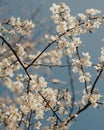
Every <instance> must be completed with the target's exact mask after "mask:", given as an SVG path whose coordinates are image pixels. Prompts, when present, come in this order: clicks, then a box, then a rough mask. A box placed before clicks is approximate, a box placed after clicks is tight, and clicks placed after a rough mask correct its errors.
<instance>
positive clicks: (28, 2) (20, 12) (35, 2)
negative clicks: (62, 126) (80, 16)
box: [0, 0, 104, 130]
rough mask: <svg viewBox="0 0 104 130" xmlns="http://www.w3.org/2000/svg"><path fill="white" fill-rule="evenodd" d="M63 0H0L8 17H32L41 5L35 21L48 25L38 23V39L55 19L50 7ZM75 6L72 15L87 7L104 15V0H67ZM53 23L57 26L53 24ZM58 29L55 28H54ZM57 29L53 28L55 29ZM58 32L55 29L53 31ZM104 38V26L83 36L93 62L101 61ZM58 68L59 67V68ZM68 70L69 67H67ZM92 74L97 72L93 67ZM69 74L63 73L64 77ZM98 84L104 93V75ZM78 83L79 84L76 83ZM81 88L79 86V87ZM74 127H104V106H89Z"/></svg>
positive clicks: (85, 129) (89, 129)
mask: <svg viewBox="0 0 104 130" xmlns="http://www.w3.org/2000/svg"><path fill="white" fill-rule="evenodd" d="M60 2H62V1H61V0H0V18H2V19H3V18H6V17H10V16H14V17H21V18H23V19H26V18H28V19H29V18H30V17H31V14H33V13H34V12H35V10H37V9H38V8H39V14H37V16H36V18H33V19H34V21H35V22H37V21H38V22H41V21H43V23H44V21H45V23H44V26H43V27H40V26H39V24H38V23H37V27H36V30H37V31H36V33H35V34H34V38H37V37H38V36H43V35H44V34H45V28H46V29H47V27H48V26H50V25H51V24H52V23H53V22H52V20H51V19H50V15H51V12H50V10H49V8H50V6H51V5H52V3H60ZM63 2H65V3H67V4H68V5H69V6H70V8H71V14H72V15H76V14H77V13H81V12H85V10H86V9H89V8H96V9H100V10H101V11H102V15H103V14H104V0H63ZM51 26H54V24H53V25H51ZM54 29H55V28H54ZM54 29H53V30H54ZM53 32H54V31H53ZM102 38H104V25H103V26H101V27H100V29H98V30H96V32H95V33H93V34H89V33H87V34H85V35H83V36H81V39H82V41H83V43H84V44H85V45H86V48H85V50H86V51H89V52H90V54H91V56H92V61H94V62H95V63H96V62H97V61H98V59H97V57H98V56H99V55H100V48H101V46H104V43H102V41H101V39H102ZM55 71H56V70H55ZM59 71H60V70H58V71H56V72H55V75H56V77H59V75H61V73H63V72H61V71H60V73H59ZM64 71H66V70H64ZM91 72H92V74H94V71H93V70H91ZM63 77H64V78H66V80H67V77H65V75H64V76H63V75H62V76H61V77H60V79H63ZM100 81H101V82H99V83H100V84H98V87H100V88H101V91H102V93H103V94H104V82H103V81H104V77H103V79H102V80H100ZM76 84H77V83H76ZM78 87H79V86H78ZM70 130H104V107H103V108H101V109H100V110H98V109H92V108H89V109H87V110H86V111H84V112H83V113H81V114H80V115H79V117H78V120H77V121H76V122H75V123H74V124H73V125H72V127H71V129H70Z"/></svg>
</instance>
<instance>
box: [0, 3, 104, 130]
mask: <svg viewBox="0 0 104 130" xmlns="http://www.w3.org/2000/svg"><path fill="white" fill-rule="evenodd" d="M50 11H51V12H52V16H51V18H52V19H53V21H54V23H55V24H56V31H57V34H55V35H54V34H52V35H48V34H46V35H45V42H46V41H47V43H48V44H47V46H45V47H44V49H43V50H41V51H38V50H35V51H37V52H34V49H35V47H34V44H33V43H32V42H30V43H26V42H25V43H21V42H20V40H18V41H17V42H15V43H14V41H15V37H19V38H21V36H25V35H30V34H31V30H32V29H33V28H34V27H35V24H33V22H32V21H31V20H30V21H29V20H21V19H20V18H14V17H13V16H12V17H10V18H9V19H4V20H1V21H0V84H1V85H2V86H5V87H7V88H8V89H9V90H10V92H11V93H12V96H11V94H9V95H8V96H7V98H4V97H0V125H1V127H3V128H6V130H22V129H27V130H30V129H44V130H67V129H68V130H69V129H70V126H71V125H72V124H73V123H74V122H75V120H76V118H77V117H78V116H79V118H80V113H81V112H83V111H85V110H86V109H87V108H88V107H90V106H92V107H93V108H97V107H98V106H99V105H102V106H103V105H104V103H103V95H101V94H100V93H99V91H98V89H97V88H96V86H97V85H96V84H97V82H98V80H99V78H100V77H101V75H102V73H103V70H104V47H102V48H101V52H100V53H101V56H100V57H99V58H98V59H99V62H98V63H93V62H92V61H91V60H90V58H91V56H90V54H89V52H84V51H81V52H80V48H82V49H83V50H84V45H83V43H82V41H81V39H80V35H82V34H85V33H87V32H88V33H93V32H94V30H95V28H99V26H100V25H101V24H103V23H104V16H100V15H98V14H100V12H101V11H100V10H97V9H88V10H86V12H85V14H84V13H79V14H77V15H76V16H71V14H70V8H69V7H68V6H67V5H66V4H65V3H60V4H59V5H56V4H55V3H54V4H53V5H52V7H51V8H50ZM85 46H86V45H85ZM65 56H66V57H67V59H68V61H67V64H64V62H63V57H65ZM42 67H45V68H49V69H50V70H51V72H52V68H53V67H68V68H69V76H70V84H69V85H68V86H67V87H64V88H63V87H57V84H59V83H60V82H61V81H60V80H58V79H52V82H53V83H54V84H55V85H56V87H53V86H51V84H49V82H50V81H48V80H47V79H46V78H45V76H42V75H41V74H39V73H38V72H39V71H40V70H41V68H42ZM91 67H92V68H94V69H95V71H96V74H97V75H96V77H95V78H92V75H91V74H90V72H89V71H88V70H89V68H91ZM71 70H72V71H73V73H75V74H76V75H78V80H79V82H80V83H81V85H82V86H83V91H82V93H83V94H82V95H81V100H80V102H77V100H76V94H75V92H76V90H75V89H74V85H73V81H74V79H73V78H72V75H71V73H70V72H71ZM60 85H61V83H60ZM99 89H100V88H99ZM47 113H48V114H47ZM42 122H46V123H42Z"/></svg>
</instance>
